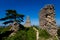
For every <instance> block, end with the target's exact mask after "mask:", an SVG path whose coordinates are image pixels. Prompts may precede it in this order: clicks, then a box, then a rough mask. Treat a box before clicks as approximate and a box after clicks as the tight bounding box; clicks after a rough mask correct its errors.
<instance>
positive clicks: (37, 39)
mask: <svg viewBox="0 0 60 40" xmlns="http://www.w3.org/2000/svg"><path fill="white" fill-rule="evenodd" d="M33 29H34V30H35V31H36V40H39V31H38V30H37V29H36V28H35V27H33Z"/></svg>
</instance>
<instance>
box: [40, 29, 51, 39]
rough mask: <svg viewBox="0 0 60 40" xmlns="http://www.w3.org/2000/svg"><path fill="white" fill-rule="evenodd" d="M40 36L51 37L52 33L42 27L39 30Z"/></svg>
mask: <svg viewBox="0 0 60 40" xmlns="http://www.w3.org/2000/svg"><path fill="white" fill-rule="evenodd" d="M39 33H40V34H39V36H40V37H41V38H46V39H47V38H49V37H50V34H49V33H48V32H47V31H46V30H43V29H40V30H39Z"/></svg>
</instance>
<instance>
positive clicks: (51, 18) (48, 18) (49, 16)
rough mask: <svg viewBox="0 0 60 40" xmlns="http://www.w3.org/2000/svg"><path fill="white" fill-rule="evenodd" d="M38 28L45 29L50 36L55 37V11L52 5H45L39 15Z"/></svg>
mask: <svg viewBox="0 0 60 40" xmlns="http://www.w3.org/2000/svg"><path fill="white" fill-rule="evenodd" d="M39 18H40V19H39V21H40V22H39V23H40V28H42V29H46V30H47V31H48V32H49V33H50V34H51V35H52V36H56V35H57V27H56V22H55V9H54V6H53V5H46V6H45V7H44V8H42V9H41V11H40V13H39Z"/></svg>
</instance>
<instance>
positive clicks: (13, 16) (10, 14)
mask: <svg viewBox="0 0 60 40" xmlns="http://www.w3.org/2000/svg"><path fill="white" fill-rule="evenodd" d="M23 17H24V15H22V14H18V13H17V12H16V10H6V16H5V17H4V18H1V19H0V21H5V20H8V21H5V22H4V23H3V24H8V23H12V22H14V21H16V22H18V23H21V22H23Z"/></svg>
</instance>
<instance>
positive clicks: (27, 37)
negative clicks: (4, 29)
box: [3, 28, 36, 40]
mask: <svg viewBox="0 0 60 40" xmlns="http://www.w3.org/2000/svg"><path fill="white" fill-rule="evenodd" d="M3 40H36V32H35V31H34V30H33V28H28V29H26V30H19V31H18V32H17V33H16V34H15V36H12V37H5V38H3Z"/></svg>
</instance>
